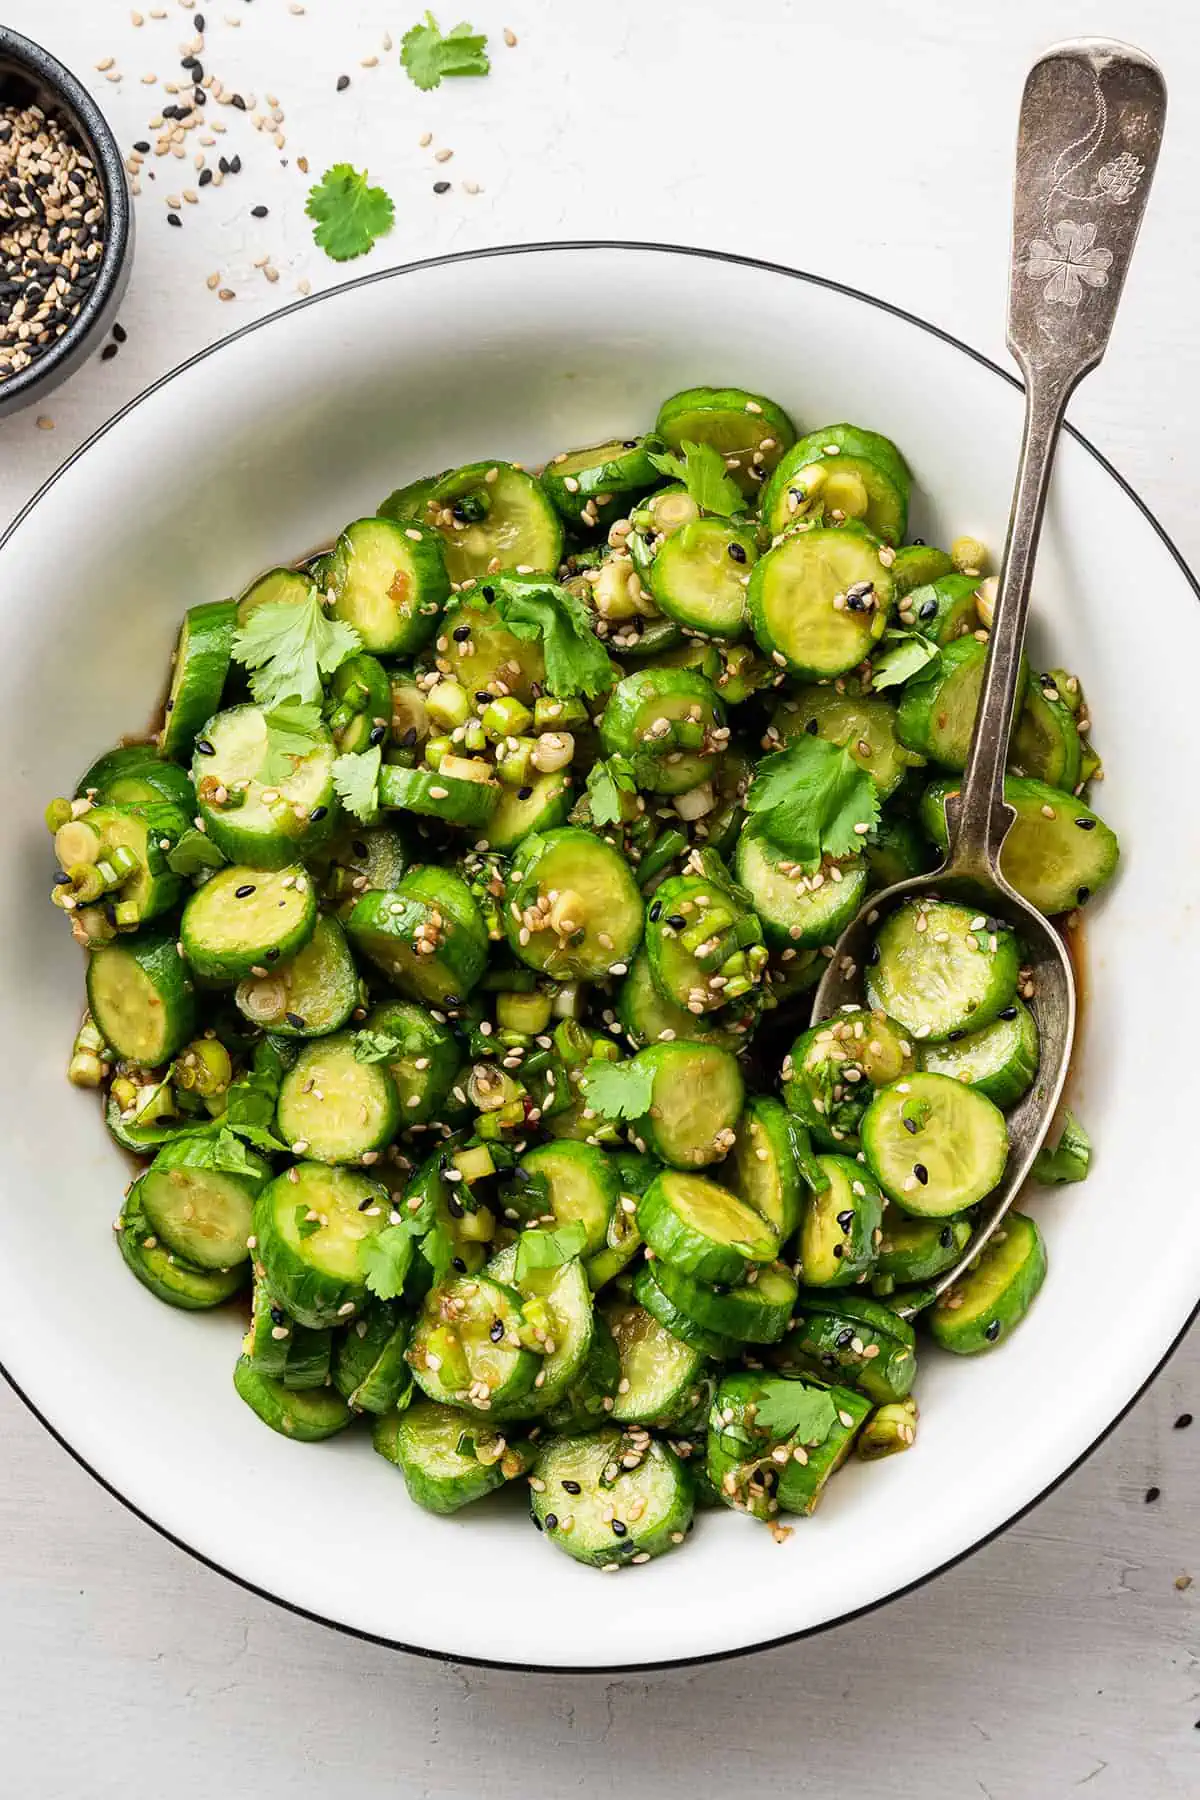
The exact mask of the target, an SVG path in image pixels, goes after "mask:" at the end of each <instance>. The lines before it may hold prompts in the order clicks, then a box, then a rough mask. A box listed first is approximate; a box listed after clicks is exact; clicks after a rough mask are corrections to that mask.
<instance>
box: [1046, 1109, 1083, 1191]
mask: <svg viewBox="0 0 1200 1800" xmlns="http://www.w3.org/2000/svg"><path fill="white" fill-rule="evenodd" d="M1091 1161H1092V1140H1091V1138H1090V1137H1089V1136H1088V1134H1087V1132H1086V1131H1085V1130H1084V1129H1083V1126H1082V1125H1081V1124H1080V1123H1079V1120H1078V1119H1077V1118H1076V1117H1075V1115H1074V1113H1068V1114H1067V1115H1066V1117H1065V1118H1064V1120H1063V1128H1062V1136H1061V1137H1060V1138H1059V1140H1058V1143H1057V1144H1056V1145H1055V1147H1054V1149H1053V1150H1051V1149H1050V1148H1049V1146H1048V1145H1046V1144H1043V1146H1042V1148H1041V1149H1040V1150H1039V1151H1038V1153H1037V1155H1036V1156H1035V1157H1034V1159H1033V1170H1032V1174H1033V1179H1034V1180H1035V1181H1041V1182H1044V1183H1045V1184H1046V1185H1047V1186H1051V1185H1053V1184H1056V1183H1059V1182H1064V1181H1085V1180H1086V1179H1087V1172H1088V1169H1089V1168H1090V1166H1091Z"/></svg>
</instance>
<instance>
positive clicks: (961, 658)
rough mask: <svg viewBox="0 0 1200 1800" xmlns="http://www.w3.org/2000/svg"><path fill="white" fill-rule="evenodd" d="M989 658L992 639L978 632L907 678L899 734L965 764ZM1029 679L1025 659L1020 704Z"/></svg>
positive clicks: (933, 754) (950, 762)
mask: <svg viewBox="0 0 1200 1800" xmlns="http://www.w3.org/2000/svg"><path fill="white" fill-rule="evenodd" d="M986 661H987V645H986V644H981V643H980V641H979V639H978V638H975V637H964V638H959V639H958V640H957V642H955V643H953V644H947V645H946V646H945V648H944V649H943V651H942V653H941V655H940V656H939V657H938V659H937V661H936V662H932V663H929V664H928V665H927V666H926V667H925V668H924V669H922V671H921V673H920V674H919V675H914V676H913V677H912V678H911V680H909V681H907V682H906V683H905V685H904V690H903V692H902V693H901V695H900V704H899V706H898V707H897V709H896V735H897V736H898V737H899V739H900V742H901V743H902V744H904V745H906V746H907V747H908V749H910V750H915V751H917V752H919V754H920V755H922V756H926V757H928V758H929V760H930V762H935V763H940V764H941V766H942V768H944V769H958V770H961V769H965V768H966V766H967V753H968V751H969V750H970V748H971V733H972V732H973V731H974V729H975V714H976V712H977V711H978V709H979V691H980V688H981V687H982V686H983V667H984V664H985V662H986ZM1027 679H1028V671H1027V669H1026V668H1025V665H1024V664H1022V666H1021V671H1020V675H1019V677H1018V681H1017V699H1016V705H1017V706H1018V707H1019V706H1020V705H1021V701H1022V698H1023V696H1024V693H1025V684H1026V681H1027Z"/></svg>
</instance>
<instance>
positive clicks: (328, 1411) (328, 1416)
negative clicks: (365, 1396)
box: [233, 1356, 354, 1444]
mask: <svg viewBox="0 0 1200 1800" xmlns="http://www.w3.org/2000/svg"><path fill="white" fill-rule="evenodd" d="M233 1385H234V1387H235V1388H236V1389H237V1391H238V1393H239V1394H240V1395H241V1397H242V1399H243V1400H244V1401H245V1402H246V1405H247V1406H248V1407H249V1408H250V1409H251V1411H252V1412H256V1413H257V1414H258V1416H259V1418H260V1419H261V1420H262V1422H263V1424H264V1425H269V1426H270V1427H271V1430H272V1431H277V1432H279V1434H280V1436H281V1437H289V1438H294V1439H295V1440H296V1442H297V1443H298V1444H319V1443H320V1442H321V1440H322V1438H328V1437H334V1436H335V1435H336V1433H337V1432H339V1431H344V1430H345V1428H346V1426H347V1425H349V1424H350V1422H351V1420H352V1419H353V1418H354V1414H353V1413H352V1412H351V1411H350V1408H349V1407H348V1406H347V1405H346V1402H345V1401H344V1400H343V1399H342V1396H341V1395H340V1394H339V1393H338V1392H337V1391H336V1389H334V1388H331V1387H319V1388H308V1389H300V1390H297V1389H295V1388H289V1387H285V1386H284V1384H283V1383H282V1381H273V1380H272V1379H271V1377H270V1376H269V1375H259V1374H256V1373H255V1371H254V1370H253V1369H252V1368H251V1367H250V1364H249V1363H248V1362H247V1360H246V1358H245V1357H244V1356H239V1357H238V1360H237V1362H236V1363H235V1364H234V1370H233Z"/></svg>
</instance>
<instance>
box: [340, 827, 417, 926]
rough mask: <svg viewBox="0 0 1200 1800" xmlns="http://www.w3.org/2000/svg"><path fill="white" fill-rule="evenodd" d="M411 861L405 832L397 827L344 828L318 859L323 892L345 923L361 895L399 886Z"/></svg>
mask: <svg viewBox="0 0 1200 1800" xmlns="http://www.w3.org/2000/svg"><path fill="white" fill-rule="evenodd" d="M326 857H328V861H326ZM410 860H411V859H410V857H409V853H408V845H407V843H406V841H405V837H404V833H403V832H402V831H400V830H399V829H398V828H397V827H396V826H395V825H394V824H390V823H389V824H387V825H355V826H352V827H350V828H349V829H348V830H347V829H343V830H342V831H340V832H339V833H338V835H337V837H336V838H335V840H334V841H333V843H332V844H331V845H330V846H329V849H328V852H326V853H323V854H322V856H321V858H320V859H319V863H318V867H319V869H320V871H321V891H322V893H323V894H325V895H326V896H327V898H328V899H329V900H330V901H332V902H333V904H334V905H335V906H336V909H337V914H338V917H339V919H341V920H342V922H343V923H345V921H346V920H347V919H348V918H349V917H350V914H351V913H352V912H353V911H354V907H355V904H356V902H357V901H358V898H359V896H360V895H361V894H365V893H373V892H375V891H377V890H378V889H381V888H394V887H398V886H399V885H400V881H401V879H402V877H403V875H404V872H405V870H406V869H407V868H408V865H409V862H410Z"/></svg>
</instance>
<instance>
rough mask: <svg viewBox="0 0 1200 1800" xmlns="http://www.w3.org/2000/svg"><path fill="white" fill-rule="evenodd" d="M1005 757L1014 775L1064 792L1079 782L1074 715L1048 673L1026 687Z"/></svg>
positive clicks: (1078, 743) (1079, 758)
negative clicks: (1022, 704)
mask: <svg viewBox="0 0 1200 1800" xmlns="http://www.w3.org/2000/svg"><path fill="white" fill-rule="evenodd" d="M1008 760H1009V764H1010V765H1011V767H1012V768H1013V770H1014V771H1015V772H1016V773H1017V774H1018V775H1028V776H1031V777H1032V778H1033V779H1034V780H1035V781H1045V782H1048V783H1049V784H1050V786H1051V787H1056V788H1061V789H1062V790H1064V791H1065V792H1066V793H1068V794H1069V793H1071V792H1073V791H1074V789H1075V788H1076V787H1077V786H1078V785H1079V771H1080V766H1081V764H1082V761H1083V746H1082V743H1081V741H1080V737H1079V730H1078V727H1077V726H1076V724H1075V714H1074V712H1073V711H1072V709H1071V708H1070V707H1069V706H1068V705H1067V704H1066V703H1065V702H1064V700H1063V699H1062V697H1061V695H1060V694H1059V691H1058V689H1057V688H1056V687H1055V685H1054V679H1053V677H1052V676H1050V675H1041V676H1037V677H1035V678H1034V679H1033V680H1032V681H1030V682H1029V684H1028V686H1027V687H1026V690H1025V704H1024V706H1023V707H1022V708H1021V712H1020V716H1019V717H1018V719H1017V725H1016V730H1015V731H1014V732H1013V739H1012V744H1011V746H1010V747H1009V753H1008Z"/></svg>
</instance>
